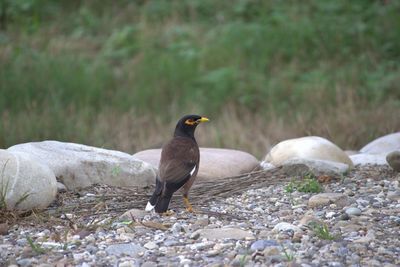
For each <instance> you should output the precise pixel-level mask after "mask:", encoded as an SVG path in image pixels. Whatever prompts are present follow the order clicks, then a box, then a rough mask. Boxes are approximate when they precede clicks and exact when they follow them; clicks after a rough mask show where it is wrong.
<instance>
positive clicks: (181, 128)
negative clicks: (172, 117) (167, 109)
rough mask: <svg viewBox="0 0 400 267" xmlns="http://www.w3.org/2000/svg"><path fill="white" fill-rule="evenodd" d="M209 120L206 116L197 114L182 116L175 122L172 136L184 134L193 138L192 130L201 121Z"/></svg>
mask: <svg viewBox="0 0 400 267" xmlns="http://www.w3.org/2000/svg"><path fill="white" fill-rule="evenodd" d="M206 121H209V119H208V118H206V117H202V116H199V115H186V116H183V117H182V118H181V119H180V120H179V121H178V123H177V124H176V128H175V133H174V136H185V137H191V138H194V130H195V129H196V127H197V125H199V124H200V123H202V122H206Z"/></svg>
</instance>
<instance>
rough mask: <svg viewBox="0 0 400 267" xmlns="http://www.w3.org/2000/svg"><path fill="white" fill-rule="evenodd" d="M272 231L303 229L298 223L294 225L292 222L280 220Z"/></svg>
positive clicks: (298, 230) (296, 230) (297, 230)
mask: <svg viewBox="0 0 400 267" xmlns="http://www.w3.org/2000/svg"><path fill="white" fill-rule="evenodd" d="M272 231H273V232H275V233H277V232H284V231H293V232H300V231H301V229H300V227H298V226H296V225H293V224H291V223H287V222H280V223H278V224H277V225H275V226H274V228H273V229H272Z"/></svg>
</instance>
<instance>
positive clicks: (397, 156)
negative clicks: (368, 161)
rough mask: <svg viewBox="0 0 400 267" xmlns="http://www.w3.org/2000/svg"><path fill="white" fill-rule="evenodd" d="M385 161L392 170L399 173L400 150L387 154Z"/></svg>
mask: <svg viewBox="0 0 400 267" xmlns="http://www.w3.org/2000/svg"><path fill="white" fill-rule="evenodd" d="M386 161H387V163H388V164H389V166H390V167H392V169H393V170H395V171H397V172H400V150H395V151H393V152H390V153H389V154H387V156H386Z"/></svg>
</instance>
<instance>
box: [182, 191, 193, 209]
mask: <svg viewBox="0 0 400 267" xmlns="http://www.w3.org/2000/svg"><path fill="white" fill-rule="evenodd" d="M183 203H185V206H186V211H187V212H190V213H194V210H193V207H192V204H190V201H189V197H188V195H187V194H184V195H183Z"/></svg>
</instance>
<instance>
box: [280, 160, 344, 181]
mask: <svg viewBox="0 0 400 267" xmlns="http://www.w3.org/2000/svg"><path fill="white" fill-rule="evenodd" d="M282 166H283V171H284V172H285V173H286V174H287V175H290V176H298V175H304V174H306V173H309V172H311V173H313V174H314V175H316V176H320V175H329V176H335V177H340V176H342V175H343V174H344V173H345V172H347V171H348V170H349V168H350V167H349V165H347V164H344V163H339V162H335V161H328V160H318V159H305V158H292V159H289V160H287V161H285V162H283V163H282Z"/></svg>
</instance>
